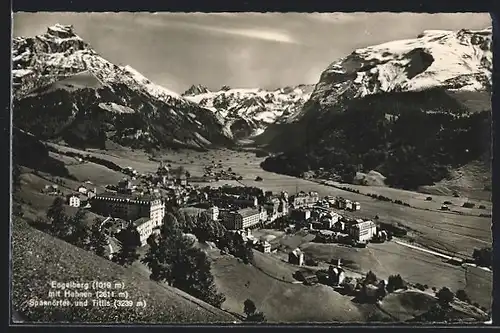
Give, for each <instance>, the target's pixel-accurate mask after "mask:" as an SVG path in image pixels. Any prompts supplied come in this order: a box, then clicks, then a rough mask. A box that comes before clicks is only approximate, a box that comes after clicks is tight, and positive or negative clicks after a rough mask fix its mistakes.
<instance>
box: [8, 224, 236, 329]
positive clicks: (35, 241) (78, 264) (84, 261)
mask: <svg viewBox="0 0 500 333" xmlns="http://www.w3.org/2000/svg"><path fill="white" fill-rule="evenodd" d="M12 235H13V240H12V244H13V253H14V255H13V262H12V281H13V287H12V304H13V309H15V310H16V311H17V312H19V313H20V314H21V315H22V316H23V317H25V318H26V319H27V320H28V321H36V322H51V321H58V322H73V323H74V322H98V323H109V322H113V323H119V322H121V323H175V322H184V323H189V322H191V323H196V322H199V323H201V322H205V323H208V322H234V321H236V318H234V317H233V316H231V315H229V314H227V313H225V312H223V311H221V310H219V309H216V308H214V307H212V306H210V305H208V304H206V303H203V302H201V301H200V300H197V299H195V298H193V297H191V296H189V295H187V294H185V293H183V292H181V291H179V290H177V289H174V288H169V287H166V286H161V285H159V284H156V283H154V282H151V281H149V280H148V279H144V277H143V276H140V275H138V274H136V273H134V272H131V271H130V270H126V269H124V268H122V267H120V266H118V265H116V264H114V263H111V262H109V261H108V260H105V259H102V258H99V257H97V256H94V255H92V254H90V253H88V252H86V251H83V250H80V249H78V248H76V247H74V246H72V245H70V244H68V243H65V242H63V241H61V240H58V239H54V238H53V237H51V236H49V235H47V234H44V233H42V232H40V231H38V230H35V229H33V228H32V227H30V226H28V225H27V224H26V222H24V221H22V220H15V221H13V227H12ZM54 258H57V259H56V260H54ZM96 278H98V279H99V280H100V281H110V282H116V281H120V282H121V283H124V285H125V289H124V290H126V291H127V292H128V293H129V299H130V300H131V301H133V302H137V301H145V302H146V307H137V306H133V307H126V308H118V309H115V308H113V307H99V306H88V307H29V306H28V300H29V299H39V300H47V299H48V297H47V294H48V291H49V289H50V282H51V281H60V282H69V281H78V282H91V281H94V280H96Z"/></svg>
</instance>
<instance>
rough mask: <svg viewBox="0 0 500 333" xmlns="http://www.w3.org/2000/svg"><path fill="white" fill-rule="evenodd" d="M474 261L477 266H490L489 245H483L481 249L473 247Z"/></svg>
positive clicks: (490, 254) (490, 253) (490, 251)
mask: <svg viewBox="0 0 500 333" xmlns="http://www.w3.org/2000/svg"><path fill="white" fill-rule="evenodd" d="M472 257H473V258H474V262H475V263H476V265H478V266H483V267H491V263H492V250H491V247H485V248H482V249H474V252H473V253H472Z"/></svg>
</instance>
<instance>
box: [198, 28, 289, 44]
mask: <svg viewBox="0 0 500 333" xmlns="http://www.w3.org/2000/svg"><path fill="white" fill-rule="evenodd" d="M197 28H200V29H203V30H207V31H211V32H215V33H222V34H228V35H235V36H241V37H247V38H254V39H260V40H265V41H271V42H279V43H290V44H298V42H297V41H296V40H294V39H293V38H292V37H291V36H290V35H288V34H286V33H282V32H278V31H272V30H261V29H238V28H220V27H209V26H197Z"/></svg>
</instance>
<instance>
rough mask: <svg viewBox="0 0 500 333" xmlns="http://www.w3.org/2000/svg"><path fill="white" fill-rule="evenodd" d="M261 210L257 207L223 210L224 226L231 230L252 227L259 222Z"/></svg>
mask: <svg viewBox="0 0 500 333" xmlns="http://www.w3.org/2000/svg"><path fill="white" fill-rule="evenodd" d="M260 216H261V212H260V210H259V209H256V208H243V209H240V210H237V211H222V212H221V219H222V221H223V224H224V226H225V227H226V228H227V229H230V230H241V229H246V228H251V227H253V226H255V225H257V224H259V222H261V220H260Z"/></svg>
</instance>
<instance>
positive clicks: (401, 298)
mask: <svg viewBox="0 0 500 333" xmlns="http://www.w3.org/2000/svg"><path fill="white" fill-rule="evenodd" d="M436 303H437V299H436V298H435V297H434V296H432V295H430V294H427V293H423V292H418V291H405V292H395V293H392V294H389V295H387V296H386V297H385V298H384V300H383V301H382V302H381V304H380V308H381V309H382V310H383V311H384V312H385V313H388V314H390V316H391V317H392V318H393V319H394V320H397V321H401V322H403V321H407V320H409V319H412V318H414V317H415V316H419V315H421V314H423V313H425V312H427V311H429V309H430V308H431V307H432V305H433V304H436Z"/></svg>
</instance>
